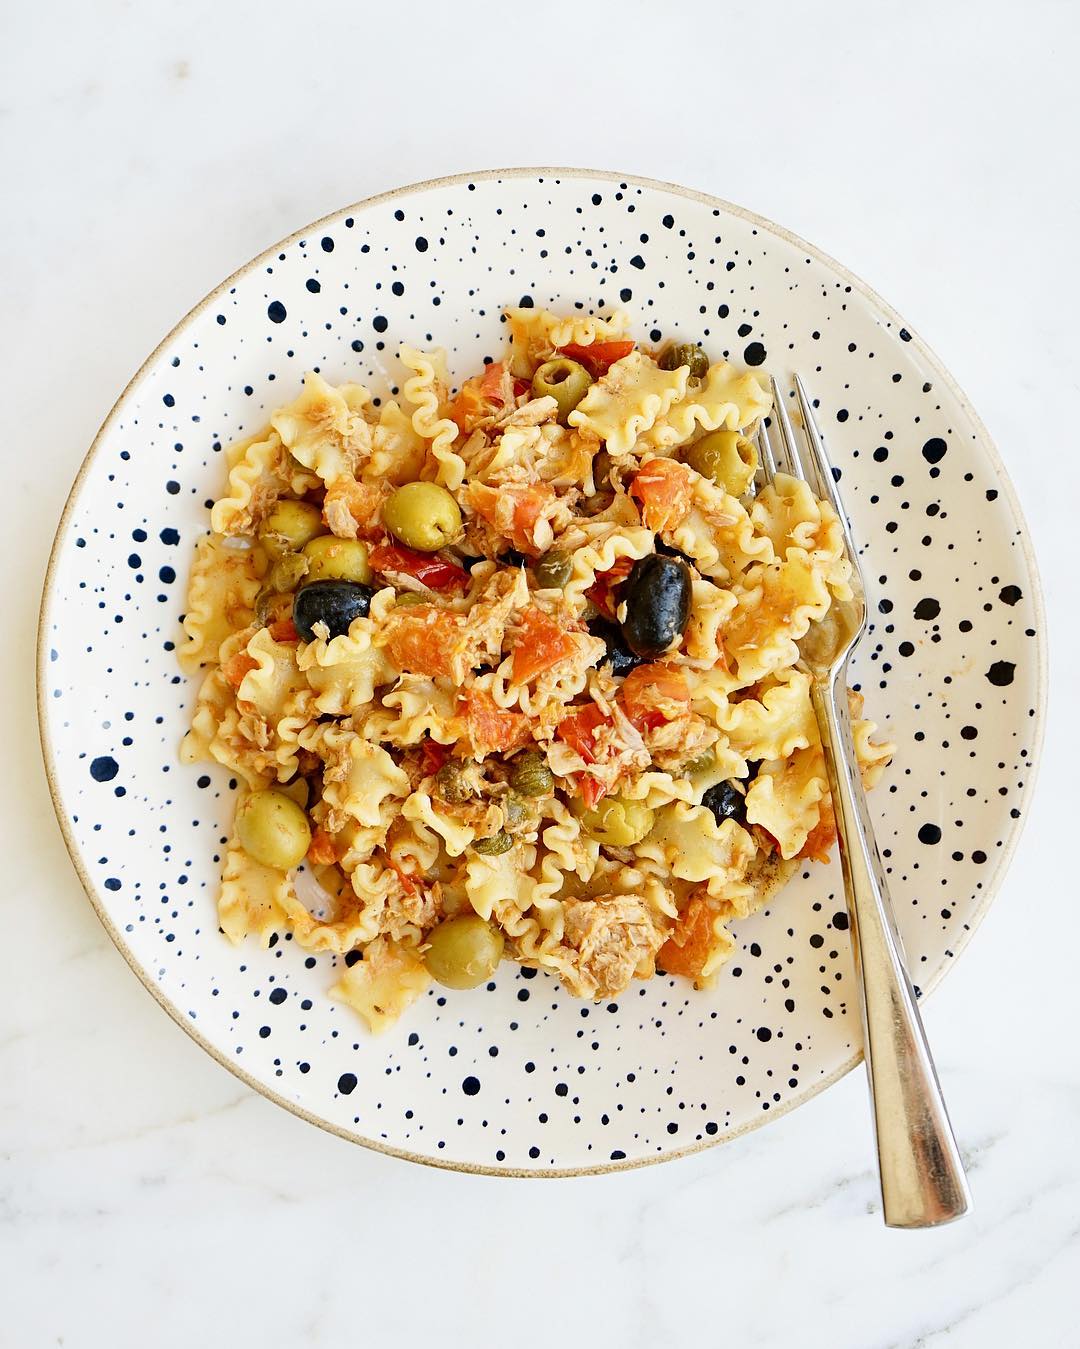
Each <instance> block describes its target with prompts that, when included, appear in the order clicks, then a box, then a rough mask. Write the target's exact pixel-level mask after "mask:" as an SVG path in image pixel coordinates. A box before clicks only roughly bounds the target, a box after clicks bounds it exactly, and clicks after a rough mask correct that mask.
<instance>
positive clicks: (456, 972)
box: [424, 913, 503, 988]
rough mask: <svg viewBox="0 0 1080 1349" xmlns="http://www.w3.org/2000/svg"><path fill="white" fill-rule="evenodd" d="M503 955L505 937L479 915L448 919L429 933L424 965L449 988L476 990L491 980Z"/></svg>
mask: <svg viewBox="0 0 1080 1349" xmlns="http://www.w3.org/2000/svg"><path fill="white" fill-rule="evenodd" d="M502 953H503V934H502V933H501V932H500V931H499V930H498V929H497V928H494V927H492V926H491V924H490V923H485V922H484V920H483V919H482V918H481V917H479V916H478V915H477V914H474V913H468V914H462V915H460V917H457V918H447V919H446V920H445V921H444V922H442V923H440V924H439V926H438V927H437V928H435V929H433V930H432V931H431V932H429V933H428V949H427V950H426V951H425V952H424V963H425V964H426V965H427V967H428V972H429V973H430V974H431V976H432V978H434V979H437V980H438V982H439V983H440V984H443V985H444V986H445V987H446V988H475V987H476V986H477V984H482V983H484V982H485V981H486V980H488V979H490V978H491V976H492V975H493V974H494V973H495V971H496V969H497V968H498V965H499V961H500V960H501V959H502Z"/></svg>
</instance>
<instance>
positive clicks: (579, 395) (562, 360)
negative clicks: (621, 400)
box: [532, 356, 592, 426]
mask: <svg viewBox="0 0 1080 1349" xmlns="http://www.w3.org/2000/svg"><path fill="white" fill-rule="evenodd" d="M591 383H592V376H591V375H590V374H589V372H588V371H587V370H586V369H585V367H584V366H583V365H578V363H577V361H571V360H570V359H569V358H568V357H566V356H556V357H555V359H554V360H552V361H545V362H544V364H543V365H542V366H541V367H540V368H539V370H537V372H536V374H535V375H533V377H532V392H533V397H534V398H554V399H555V401H556V403H558V405H559V414H558V415H559V421H560V422H562V424H563V426H565V425H566V419H567V417H569V415H570V414H571V412H573V410H574V409H575V408H576V407H577V405H578V404H579V403H580V402H581V400H582V399H583V398H584V397H585V395H586V394H587V393H588V392H589V385H590V384H591Z"/></svg>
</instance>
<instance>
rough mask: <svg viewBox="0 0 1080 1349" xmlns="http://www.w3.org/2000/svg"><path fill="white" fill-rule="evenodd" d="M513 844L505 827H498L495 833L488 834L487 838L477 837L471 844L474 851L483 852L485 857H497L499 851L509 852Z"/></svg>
mask: <svg viewBox="0 0 1080 1349" xmlns="http://www.w3.org/2000/svg"><path fill="white" fill-rule="evenodd" d="M513 846H514V840H513V839H512V838H511V837H510V835H509V834H508V833H507V832H506V830H505V829H500V830H499V832H498V833H497V834H489V835H488V837H487V838H478V839H477V840H476V842H475V843H474V844H473V848H474V849H475V851H476V852H478V853H483V855H484V856H485V857H498V856H499V855H500V853H504V852H509V851H510V849H511V848H512V847H513Z"/></svg>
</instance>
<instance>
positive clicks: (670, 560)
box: [622, 553, 691, 658]
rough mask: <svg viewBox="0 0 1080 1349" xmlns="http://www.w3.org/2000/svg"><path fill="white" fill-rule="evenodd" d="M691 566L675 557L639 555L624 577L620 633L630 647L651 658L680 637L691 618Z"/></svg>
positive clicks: (655, 554)
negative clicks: (624, 616) (623, 605)
mask: <svg viewBox="0 0 1080 1349" xmlns="http://www.w3.org/2000/svg"><path fill="white" fill-rule="evenodd" d="M690 582H691V575H690V568H689V567H688V566H687V565H686V563H685V562H683V561H682V560H681V559H680V558H677V557H665V556H664V555H663V554H662V553H650V554H649V556H648V557H642V558H638V560H637V561H636V562H635V563H634V567H633V570H632V571H631V573H630V575H629V576H628V577H627V579H626V585H625V587H624V589H623V592H622V598H623V600H624V601H625V602H626V618H625V619H624V620H623V625H622V630H623V636H624V637H625V638H626V644H627V646H629V648H630V650H631V651H633V652H634V653H635V654H636V655H638V656H645V657H646V658H652V657H654V656H659V655H661V654H662V653H663V652H665V651H666V650H667V649H668V647H669V646H670V645H671V644H672V642H673V641H674V640H675V639H676V638H677V637H681V636H682V635H683V633H684V632H685V631H686V625H687V623H688V622H689V621H690Z"/></svg>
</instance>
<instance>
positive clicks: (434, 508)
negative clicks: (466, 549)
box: [382, 482, 461, 553]
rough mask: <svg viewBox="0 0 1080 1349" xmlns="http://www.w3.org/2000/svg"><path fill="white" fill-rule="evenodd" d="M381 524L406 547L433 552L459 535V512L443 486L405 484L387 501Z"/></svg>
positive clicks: (434, 484)
mask: <svg viewBox="0 0 1080 1349" xmlns="http://www.w3.org/2000/svg"><path fill="white" fill-rule="evenodd" d="M382 518H383V524H384V525H385V526H386V528H387V529H388V530H389V531H390V533H391V534H393V536H394V538H395V539H400V540H401V542H402V543H403V544H404V545H405V547H406V548H416V549H418V550H419V551H420V552H421V553H434V552H435V551H436V550H437V549H439V548H445V547H446V545H447V544H448V543H453V542H454V540H455V539H456V538H457V537H458V535H459V534H460V533H461V511H459V510H458V504H457V502H456V501H455V500H454V498H453V497H452V496H451V495H450V493H449V492H448V491H447V490H446V488H445V487H440V486H439V484H438V483H436V482H407V483H406V484H405V486H404V487H399V488H398V489H397V491H396V492H394V494H393V495H392V496H391V497H390V498H389V500H388V501H387V503H386V505H385V506H384V507H383V512H382Z"/></svg>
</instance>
